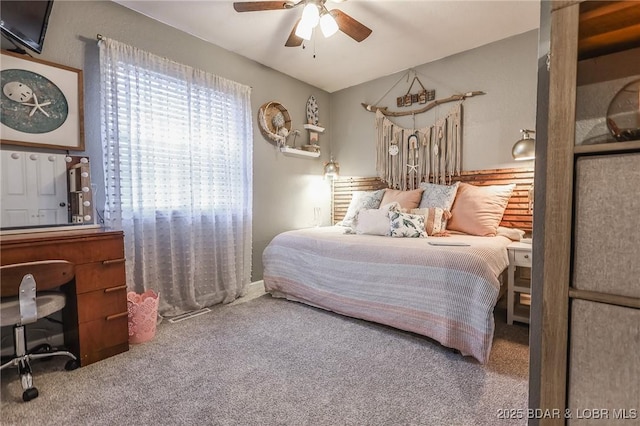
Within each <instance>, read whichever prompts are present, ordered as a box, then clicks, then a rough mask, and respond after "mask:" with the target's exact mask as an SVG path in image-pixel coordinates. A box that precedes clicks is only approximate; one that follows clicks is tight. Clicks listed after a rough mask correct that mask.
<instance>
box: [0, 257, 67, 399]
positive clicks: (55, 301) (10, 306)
mask: <svg viewBox="0 0 640 426" xmlns="http://www.w3.org/2000/svg"><path fill="white" fill-rule="evenodd" d="M74 276H75V266H74V265H73V263H70V262H67V261H64V260H45V261H39V262H28V263H17V264H14V265H5V266H2V267H0V284H1V287H0V296H1V297H2V299H1V302H0V325H2V326H3V327H4V326H6V325H13V326H14V327H13V339H14V348H15V356H14V357H13V359H12V360H11V361H9V362H6V363H4V364H2V366H0V370H4V369H5V368H7V367H11V366H17V367H18V371H19V373H20V381H21V383H22V389H23V393H22V399H23V400H24V401H31V400H32V399H34V398H36V397H37V396H38V389H36V388H35V387H34V386H33V377H32V375H31V365H30V361H31V360H32V359H38V358H48V357H52V356H56V355H64V356H68V357H70V358H71V360H70V361H68V362H67V364H66V365H65V369H67V370H73V369H76V368H78V367H79V363H78V360H77V358H76V357H75V355H73V354H72V353H71V352H67V351H53V350H52V348H51V346H49V345H46V344H45V345H40V346H38V347H37V348H36V349H35V350H32V351H27V337H26V334H25V328H24V326H25V325H26V324H31V323H34V322H36V321H37V320H38V319H40V318H44V317H46V316H49V315H51V314H53V313H55V312H58V311H60V310H62V308H64V305H65V302H66V297H65V295H64V293H62V292H61V291H43V290H51V289H54V288H56V287H59V286H61V285H63V284H66V283H68V282H69V281H71V280H72V279H73V278H74ZM43 349H44V350H43Z"/></svg>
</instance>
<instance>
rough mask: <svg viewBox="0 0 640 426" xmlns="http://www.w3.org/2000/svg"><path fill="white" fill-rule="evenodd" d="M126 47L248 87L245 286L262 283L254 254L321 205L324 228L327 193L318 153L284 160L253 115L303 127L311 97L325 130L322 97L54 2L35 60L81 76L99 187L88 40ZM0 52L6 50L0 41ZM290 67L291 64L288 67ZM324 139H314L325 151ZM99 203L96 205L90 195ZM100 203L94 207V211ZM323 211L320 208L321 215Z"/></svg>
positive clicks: (116, 8)
mask: <svg viewBox="0 0 640 426" xmlns="http://www.w3.org/2000/svg"><path fill="white" fill-rule="evenodd" d="M98 33H99V34H102V35H104V36H106V37H110V38H113V39H115V40H118V41H121V42H124V43H127V44H131V45H133V46H136V47H138V48H140V49H143V50H146V51H149V52H152V53H154V54H157V55H161V56H165V57H167V58H170V59H172V60H174V61H177V62H181V63H184V64H188V65H191V66H193V67H196V68H200V69H203V70H206V71H209V72H211V73H214V74H217V75H220V76H222V77H226V78H228V79H231V80H234V81H237V82H239V83H242V84H246V85H248V86H251V87H252V88H253V90H252V94H251V102H252V112H253V115H254V141H253V150H254V170H253V173H254V198H253V204H254V205H253V212H254V215H253V279H254V280H259V279H261V278H262V260H261V258H262V251H263V250H264V247H265V246H266V245H267V244H268V242H269V241H271V239H272V238H273V236H274V235H276V234H278V233H279V232H282V231H284V230H288V229H292V228H302V227H306V226H311V224H312V221H313V207H314V206H322V207H323V214H324V216H325V219H324V223H326V224H328V223H329V208H328V206H329V205H330V202H329V194H330V187H329V184H328V183H327V182H324V181H323V180H322V178H321V173H322V166H323V160H328V152H327V150H324V152H323V153H322V157H321V158H320V159H306V158H291V157H284V156H283V155H281V154H280V153H278V152H276V148H275V147H274V145H272V144H271V143H270V142H268V141H267V140H266V139H265V138H264V137H263V136H262V135H261V134H260V131H259V129H258V126H257V120H256V117H257V112H258V108H260V106H261V105H262V104H264V103H266V102H269V101H278V102H280V103H282V104H283V105H284V106H285V107H286V108H287V110H288V111H289V114H290V115H291V119H292V126H293V128H294V129H296V128H297V129H300V130H301V131H302V135H301V136H302V140H301V139H300V137H299V138H298V139H297V142H296V145H300V144H301V143H308V134H307V132H306V131H305V130H304V129H303V128H302V124H303V123H304V122H306V115H305V108H306V102H307V99H308V98H309V96H310V95H314V96H315V97H316V99H317V101H318V105H319V108H320V121H321V122H323V123H325V124H326V125H328V119H329V107H330V104H329V94H328V93H327V92H324V91H322V90H320V89H317V88H315V87H313V86H310V85H308V84H304V83H302V82H300V81H298V80H295V79H293V78H290V77H287V76H285V75H284V74H282V73H280V72H277V71H274V70H272V69H270V68H267V67H265V66H263V65H260V64H258V63H256V62H253V61H251V60H248V59H246V58H243V57H241V56H239V55H236V54H234V53H231V52H229V51H226V50H224V49H222V48H219V47H217V46H214V45H212V44H210V43H206V42H204V41H202V40H201V39H198V38H196V37H192V36H190V35H188V34H186V33H184V32H181V31H178V30H175V29H173V28H171V27H168V26H166V25H164V24H161V23H159V22H156V21H153V20H151V19H149V18H147V17H145V16H143V15H140V14H138V13H136V12H133V11H131V10H129V9H127V8H125V7H122V6H120V5H118V4H117V3H113V2H104V1H87V2H78V1H62V0H56V1H55V2H54V6H53V10H52V12H51V17H50V20H49V28H48V30H47V35H46V40H45V43H44V50H43V53H42V55H37V54H36V53H32V55H33V56H35V57H40V58H42V59H45V60H48V61H52V62H55V63H59V64H63V65H67V66H71V67H75V68H80V69H83V70H84V79H85V93H84V94H85V110H84V113H85V137H86V145H85V146H86V150H87V152H86V153H87V154H88V155H89V156H90V158H91V159H92V161H91V165H92V179H93V181H94V182H98V183H100V182H103V171H102V169H101V164H102V161H101V156H102V151H101V141H100V121H99V113H100V110H99V90H98V89H99V74H98V47H97V44H96V34H98ZM2 47H3V48H7V47H12V46H11V45H9V44H6V43H5V42H4V41H3V44H2ZM292 66H295V64H292ZM327 141H328V136H327V135H322V136H321V137H320V145H321V146H327V145H326V144H327ZM98 192H99V193H98V194H97V195H98V197H99V198H102V199H103V198H104V195H103V194H102V193H101V192H103V191H100V190H99V191H98ZM99 205H100V204H98V206H99ZM325 206H327V207H326V208H325Z"/></svg>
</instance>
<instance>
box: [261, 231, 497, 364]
mask: <svg viewBox="0 0 640 426" xmlns="http://www.w3.org/2000/svg"><path fill="white" fill-rule="evenodd" d="M438 240H446V241H460V242H464V243H467V244H469V245H468V246H434V245H430V244H429V241H432V242H434V241H438ZM509 243H510V240H509V239H508V238H506V237H502V236H497V237H475V236H467V235H453V236H451V237H446V238H435V237H429V238H391V237H384V236H375V235H356V234H345V233H344V228H343V227H340V226H328V227H321V228H309V229H301V230H296V231H288V232H284V233H282V234H279V235H277V236H276V237H275V238H274V239H273V240H272V241H271V243H270V244H269V245H268V246H267V248H266V249H265V251H264V253H263V263H264V284H265V288H266V290H267V292H269V293H271V294H272V295H273V296H275V297H285V298H287V299H289V300H294V301H298V302H303V303H306V304H309V305H312V306H316V307H320V308H323V309H327V310H330V311H333V312H336V313H339V314H343V315H347V316H350V317H354V318H360V319H364V320H368V321H373V322H377V323H381V324H385V325H389V326H392V327H396V328H398V329H402V330H406V331H411V332H414V333H418V334H421V335H424V336H427V337H429V338H432V339H434V340H436V341H438V342H440V343H441V344H442V345H444V346H446V347H450V348H453V349H457V350H459V351H460V352H461V353H462V354H463V355H469V356H472V357H474V358H476V359H477V360H478V361H479V362H481V363H483V364H484V363H486V362H488V360H489V354H490V352H491V345H492V341H493V332H494V320H493V309H494V306H495V304H496V302H497V299H498V294H499V290H500V279H499V277H500V274H501V273H502V271H504V269H505V268H506V267H507V265H508V256H507V250H506V247H507V245H508V244H509Z"/></svg>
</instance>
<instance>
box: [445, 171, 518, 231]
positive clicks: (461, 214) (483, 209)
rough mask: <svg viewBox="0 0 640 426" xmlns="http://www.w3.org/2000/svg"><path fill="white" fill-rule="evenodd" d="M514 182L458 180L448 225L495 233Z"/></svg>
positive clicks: (457, 228) (451, 228) (454, 227)
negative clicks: (482, 184) (458, 183)
mask: <svg viewBox="0 0 640 426" xmlns="http://www.w3.org/2000/svg"><path fill="white" fill-rule="evenodd" d="M515 186H516V185H515V184H509V185H491V186H475V185H470V184H468V183H464V182H462V183H460V186H459V187H458V192H457V194H456V198H455V200H454V202H453V207H451V219H449V222H448V223H447V229H450V230H452V231H458V232H464V233H465V234H471V235H479V236H483V237H494V236H496V234H497V232H498V226H499V225H500V221H502V215H503V214H504V210H505V209H506V208H507V203H508V202H509V198H511V193H512V192H513V188H515Z"/></svg>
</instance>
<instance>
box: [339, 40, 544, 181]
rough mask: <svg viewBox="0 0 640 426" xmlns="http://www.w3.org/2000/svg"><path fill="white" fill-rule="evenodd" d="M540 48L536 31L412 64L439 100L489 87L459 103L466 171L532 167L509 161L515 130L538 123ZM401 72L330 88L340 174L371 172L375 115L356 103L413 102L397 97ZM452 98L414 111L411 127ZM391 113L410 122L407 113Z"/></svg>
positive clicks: (440, 111)
mask: <svg viewBox="0 0 640 426" xmlns="http://www.w3.org/2000/svg"><path fill="white" fill-rule="evenodd" d="M427 48H428V47H427ZM537 49H538V32H537V30H534V31H529V32H527V33H524V34H520V35H517V36H514V37H511V38H508V39H504V40H500V41H497V42H495V43H491V44H488V45H485V46H482V47H479V48H476V49H473V50H469V51H466V52H463V53H460V54H457V55H453V56H449V57H447V58H444V59H441V60H438V61H435V62H431V63H428V64H424V65H421V66H419V67H415V68H414V70H415V71H416V73H417V76H418V78H419V79H420V81H421V82H422V84H423V85H424V86H425V87H426V88H427V89H436V99H440V98H446V97H449V96H451V95H453V94H457V93H464V92H470V91H476V90H480V91H484V92H485V93H486V94H485V95H482V96H476V97H472V98H468V99H467V100H465V101H464V103H463V114H464V116H463V131H464V134H463V158H462V163H463V164H462V166H463V170H480V169H495V168H503V167H521V166H531V162H525V163H524V164H523V163H518V162H514V161H513V158H512V157H511V148H512V147H513V144H514V143H515V142H516V141H517V140H518V139H520V136H521V135H520V132H519V130H520V129H523V128H527V129H535V123H536V122H535V120H536V80H537V77H536V72H537ZM382 57H384V54H383V53H381V58H382ZM404 73H405V72H404V71H403V72H400V73H397V74H393V75H390V76H387V77H384V78H379V79H377V80H373V81H370V82H367V83H364V84H361V85H358V86H354V87H351V88H348V89H345V90H342V91H339V92H334V93H332V94H331V128H330V132H331V135H332V139H333V151H334V153H335V157H336V160H337V161H338V162H339V163H340V171H341V173H342V174H343V175H345V176H375V175H376V171H375V162H376V156H375V123H374V117H375V114H373V113H371V112H368V111H366V110H365V109H364V108H363V107H362V106H360V103H365V104H376V105H378V106H386V107H389V109H390V110H392V111H403V110H411V109H415V108H414V107H415V105H413V106H411V107H401V108H398V107H396V98H397V97H398V96H401V95H404V94H405V93H407V90H408V89H409V84H410V83H411V80H412V79H413V74H412V75H411V77H410V79H409V81H408V82H407V79H406V78H404V79H403V80H402V81H399V80H400V79H401V77H403V74H404ZM396 83H397V85H395V84H396ZM394 85H395V87H394ZM392 87H393V89H392V90H391V91H389V90H390V89H391V88H392ZM418 87H419V85H418V84H417V83H416V84H414V86H413V88H412V90H411V93H417V88H418ZM387 91H389V93H388V94H387V95H386V96H385V93H387ZM381 98H382V99H381ZM452 105H454V104H452V103H448V104H442V105H440V106H438V107H436V108H435V109H433V110H431V111H429V112H426V113H423V114H418V115H416V116H415V127H416V128H420V127H426V126H429V125H432V124H433V123H434V121H435V120H436V119H437V118H438V117H442V116H444V115H446V114H447V112H448V111H449V109H450V108H451V106H452ZM419 106H424V105H419ZM391 120H392V121H394V122H395V123H397V124H398V125H400V126H403V127H406V128H412V127H413V120H412V118H411V116H407V117H398V118H395V117H392V118H391Z"/></svg>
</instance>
